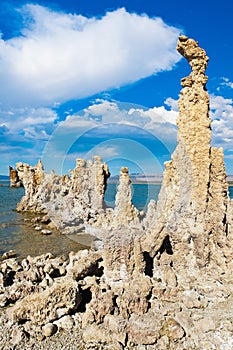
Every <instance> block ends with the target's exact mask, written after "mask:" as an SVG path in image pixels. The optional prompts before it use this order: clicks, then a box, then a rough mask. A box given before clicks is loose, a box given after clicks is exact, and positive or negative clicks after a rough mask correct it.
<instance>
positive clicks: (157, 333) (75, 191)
mask: <svg viewBox="0 0 233 350" xmlns="http://www.w3.org/2000/svg"><path fill="white" fill-rule="evenodd" d="M177 50H178V51H179V52H180V53H181V54H182V55H183V56H184V57H185V58H186V59H187V61H188V63H189V64H190V66H191V73H190V75H189V76H188V77H186V78H184V79H182V81H181V84H182V87H183V88H182V90H181V94H180V99H179V111H180V112H179V118H178V121H177V125H178V137H177V141H178V144H177V147H176V150H175V152H174V153H173V155H172V159H171V161H169V162H167V163H166V164H165V173H164V178H163V183H162V188H161V192H160V195H159V199H158V203H155V201H151V202H150V204H149V206H148V211H147V213H146V214H143V213H139V212H138V210H137V209H136V208H135V207H134V206H133V204H132V192H131V185H130V178H129V174H128V169H127V168H122V169H121V173H120V182H119V186H118V191H117V195H116V205H115V208H114V209H112V208H106V206H105V204H104V201H103V199H104V191H105V188H106V181H107V178H108V177H109V171H108V168H107V166H106V164H103V163H101V159H100V158H99V157H95V158H94V161H93V162H89V163H88V164H86V162H85V161H84V160H81V159H78V160H77V163H76V168H75V169H74V171H71V176H70V177H69V176H68V175H65V176H62V177H60V176H57V175H56V174H54V173H51V174H46V173H45V172H44V170H43V166H42V164H41V163H40V162H39V163H38V164H37V165H36V166H35V167H31V166H29V165H27V164H22V163H18V164H17V172H18V176H19V179H20V180H21V181H22V183H23V185H24V188H25V196H24V197H23V198H22V200H21V202H20V203H19V205H18V208H17V209H18V210H19V211H32V212H36V213H41V214H42V215H43V220H44V222H45V215H46V218H47V221H48V222H50V224H49V225H51V226H52V227H56V228H58V229H60V230H61V231H62V232H63V233H73V234H77V235H78V234H79V231H84V230H86V232H90V233H91V234H93V235H95V236H96V237H97V239H98V243H99V244H98V249H96V250H95V249H93V248H92V249H90V250H83V251H80V252H78V253H72V252H71V253H70V254H69V256H68V257H64V256H63V257H53V256H51V255H50V254H47V255H43V256H40V257H35V258H32V257H28V258H27V259H24V260H22V261H17V259H15V258H13V259H7V260H5V261H4V262H2V263H1V264H0V288H1V289H0V303H1V306H2V310H1V315H2V316H1V320H2V324H1V327H2V333H1V334H5V335H1V337H3V341H5V342H7V343H8V344H13V346H14V348H15V349H21V348H26V347H27V344H28V342H29V341H30V342H31V343H33V344H35V343H36V342H37V341H38V339H39V340H40V341H42V340H43V339H45V338H46V341H44V340H43V341H44V343H42V344H43V349H49V347H50V346H53V345H54V342H55V341H56V339H58V340H57V343H56V344H57V346H58V348H59V346H60V345H59V344H60V343H59V339H60V338H59V334H62V337H63V338H62V339H63V341H64V339H67V341H68V342H69V346H70V348H72V346H73V347H75V346H76V348H77V344H79V347H80V348H83V349H106V350H107V349H114V350H120V349H126V350H130V349H136V350H153V349H159V350H166V349H170V350H176V349H180V350H186V349H193V350H195V349H203V350H204V349H205V350H207V349H231V348H232V347H233V340H232V328H233V321H232V313H231V310H232V307H233V298H232V295H233V278H232V273H231V271H232V246H233V245H232V233H233V231H232V225H233V207H232V201H231V200H230V199H229V195H228V185H227V182H226V172H225V166H224V160H223V150H222V149H217V148H213V147H211V145H210V141H211V122H210V118H209V96H208V93H207V91H206V82H207V77H206V76H205V70H206V67H207V62H208V57H207V56H206V53H205V51H204V50H203V49H201V48H200V47H199V46H198V43H197V42H196V41H195V40H193V39H189V38H187V37H186V36H181V37H179V40H178V46H177ZM32 305H33V307H32ZM65 334H68V336H67V338H66V336H65ZM4 337H5V338H4ZM50 337H51V341H50V340H49V339H50ZM56 337H57V338H56ZM4 339H5V340H4ZM68 339H69V340H68ZM10 346H11V345H10ZM62 346H63V348H64V346H65V347H66V348H68V347H67V344H63V345H62ZM61 348H62V347H61Z"/></svg>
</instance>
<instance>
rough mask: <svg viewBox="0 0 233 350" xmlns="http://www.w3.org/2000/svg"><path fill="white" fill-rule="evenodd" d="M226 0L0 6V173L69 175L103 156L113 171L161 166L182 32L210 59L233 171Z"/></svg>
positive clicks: (217, 123)
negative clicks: (40, 165) (19, 166)
mask: <svg viewBox="0 0 233 350" xmlns="http://www.w3.org/2000/svg"><path fill="white" fill-rule="evenodd" d="M232 13H233V3H232V2H231V1H230V0H222V1H221V2H220V1H213V2H210V1H209V0H202V1H201V0H196V1H195V2H187V1H185V0H177V1H173V0H167V1H166V0H129V1H111V0H100V1H96V0H92V1H88V0H85V1H78V0H73V1H71V0H54V1H39V0H38V1H36V2H27V1H21V0H10V1H4V0H2V1H1V3H0V32H1V40H0V60H1V65H0V79H1V87H0V152H1V162H0V174H7V173H8V165H12V166H14V165H15V163H16V162H17V161H23V162H27V163H30V164H32V165H33V164H35V163H36V162H37V161H38V159H39V158H41V159H42V161H43V162H44V164H45V168H46V170H47V171H50V170H51V169H55V171H56V172H58V173H66V172H67V171H68V169H71V168H73V167H74V165H75V159H76V158H79V157H81V158H85V159H90V158H91V157H92V156H93V155H95V154H99V155H102V157H103V160H104V161H106V162H108V164H109V166H110V170H111V172H112V174H116V173H118V172H119V169H120V167H121V166H123V165H126V166H127V165H128V166H129V168H130V172H143V173H161V172H162V171H163V163H164V161H166V160H169V159H170V155H171V152H172V151H173V150H174V148H175V146H176V125H175V121H176V117H177V113H178V110H177V100H178V97H179V91H180V89H181V86H180V79H181V78H182V77H184V76H186V75H188V74H189V72H190V68H189V66H188V64H187V62H186V61H185V60H184V59H183V58H182V57H181V56H180V55H179V54H178V53H177V52H176V42H177V38H178V36H179V35H180V34H186V35H188V36H189V37H192V38H194V39H196V40H198V41H199V43H200V46H201V47H203V48H204V49H205V50H206V52H207V54H208V56H209V57H210V62H209V66H208V69H207V75H208V76H209V81H208V84H207V88H208V91H209V93H210V101H211V105H210V107H211V111H210V112H211V118H212V129H213V139H212V144H213V145H214V146H217V147H223V148H224V152H225V163H226V167H227V172H228V174H233V123H232V120H233V70H232V62H233V44H232V18H231V17H232Z"/></svg>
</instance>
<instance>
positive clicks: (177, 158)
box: [147, 36, 229, 267]
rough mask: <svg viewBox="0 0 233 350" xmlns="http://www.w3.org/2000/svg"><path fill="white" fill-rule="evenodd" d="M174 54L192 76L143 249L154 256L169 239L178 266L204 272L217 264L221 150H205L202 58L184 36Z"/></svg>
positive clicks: (222, 218) (222, 206) (223, 230)
mask: <svg viewBox="0 0 233 350" xmlns="http://www.w3.org/2000/svg"><path fill="white" fill-rule="evenodd" d="M177 50H178V51H179V52H180V53H181V54H182V55H183V56H184V57H185V58H186V59H187V61H188V62H189V64H190V66H191V69H192V71H191V73H190V75H189V76H188V77H186V78H183V79H182V81H181V84H182V86H183V89H182V90H181V92H180V99H179V103H178V105H179V117H178V120H177V126H178V137H177V141H178V144H177V147H176V150H175V151H174V153H173V155H172V159H171V161H169V162H166V163H165V168H166V170H165V173H164V180H163V184H162V189H161V192H160V195H159V200H158V203H157V212H156V219H155V220H154V222H153V224H151V231H152V235H151V237H150V238H148V242H147V243H148V247H150V249H152V250H153V251H154V253H156V251H158V250H159V248H160V246H161V245H162V243H163V241H164V239H165V238H166V237H169V240H170V243H171V246H172V248H173V251H174V259H176V258H177V259H178V261H179V262H180V263H181V264H182V266H187V265H190V264H191V265H192V266H199V267H204V266H207V265H208V264H209V263H210V262H211V261H215V262H216V263H217V264H222V263H223V261H224V252H223V247H224V246H225V245H226V243H227V223H226V212H227V205H228V203H229V197H228V185H227V182H226V172H225V166H224V161H223V150H222V149H216V148H213V147H211V145H210V142H211V121H210V117H209V96H208V93H207V91H206V82H207V77H206V76H205V70H206V67H207V62H208V57H207V55H206V52H205V51H204V50H203V49H201V48H200V47H199V46H198V43H197V42H196V41H194V40H193V39H188V38H187V37H185V36H181V37H180V38H179V40H178V45H177Z"/></svg>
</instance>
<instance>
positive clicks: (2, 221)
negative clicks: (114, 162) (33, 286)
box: [0, 181, 233, 257]
mask: <svg viewBox="0 0 233 350" xmlns="http://www.w3.org/2000/svg"><path fill="white" fill-rule="evenodd" d="M1 184H3V186H1V187H0V255H2V254H3V253H4V252H6V251H9V250H10V249H14V250H16V252H17V255H18V256H19V257H26V256H27V255H32V256H35V255H38V254H43V253H47V252H51V253H52V254H54V255H58V254H63V253H68V252H70V251H78V250H80V249H83V248H85V244H87V243H88V242H87V243H85V237H84V239H83V241H81V243H82V244H79V243H77V242H75V241H74V240H72V239H69V238H68V237H67V236H65V235H62V234H59V233H57V232H53V233H52V234H51V235H49V236H43V235H41V233H40V232H38V231H36V230H35V229H34V228H33V227H32V225H31V223H30V220H31V218H32V217H33V216H32V215H29V214H21V213H17V211H16V210H15V208H16V205H17V203H18V202H19V201H20V199H21V197H22V196H23V195H24V189H23V188H10V187H9V182H6V181H4V182H1ZM160 188H161V185H160V184H133V185H132V192H133V203H134V205H135V206H136V207H137V208H138V209H139V210H146V208H147V205H148V202H149V201H150V199H155V200H157V199H158V194H159V191H160ZM116 189H117V184H108V187H107V190H106V193H105V201H106V204H107V206H109V207H114V201H115V195H116ZM229 193H230V197H231V198H233V186H230V187H229ZM79 242H80V241H79Z"/></svg>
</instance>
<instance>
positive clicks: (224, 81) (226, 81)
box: [220, 77, 233, 89]
mask: <svg viewBox="0 0 233 350" xmlns="http://www.w3.org/2000/svg"><path fill="white" fill-rule="evenodd" d="M220 85H221V86H227V87H229V88H231V89H233V82H232V81H230V79H229V78H225V77H223V78H222V82H221V84H220Z"/></svg>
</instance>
